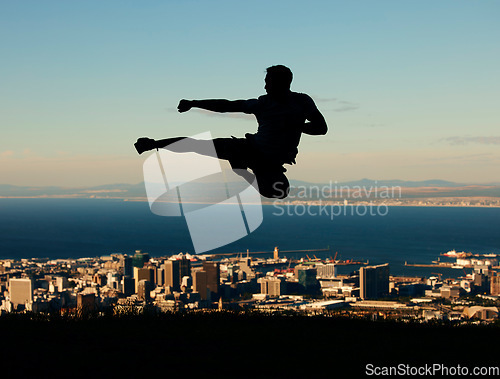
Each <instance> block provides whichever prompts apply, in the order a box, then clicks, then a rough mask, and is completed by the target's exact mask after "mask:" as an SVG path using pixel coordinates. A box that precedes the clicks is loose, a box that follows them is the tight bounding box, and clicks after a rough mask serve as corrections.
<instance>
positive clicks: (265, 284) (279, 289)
mask: <svg viewBox="0 0 500 379" xmlns="http://www.w3.org/2000/svg"><path fill="white" fill-rule="evenodd" d="M257 283H260V293H261V294H265V295H269V296H270V297H273V296H281V295H284V294H285V281H284V280H283V279H282V278H277V277H274V276H271V277H264V278H259V279H258V280H257Z"/></svg>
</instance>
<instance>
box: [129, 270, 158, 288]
mask: <svg viewBox="0 0 500 379" xmlns="http://www.w3.org/2000/svg"><path fill="white" fill-rule="evenodd" d="M134 279H135V292H136V293H137V291H138V289H139V282H140V281H141V280H147V281H148V282H150V283H154V272H153V269H150V268H138V267H134Z"/></svg>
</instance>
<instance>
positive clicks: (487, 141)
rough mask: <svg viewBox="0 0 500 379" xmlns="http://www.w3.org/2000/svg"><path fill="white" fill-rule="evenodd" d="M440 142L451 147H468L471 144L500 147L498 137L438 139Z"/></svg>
mask: <svg viewBox="0 0 500 379" xmlns="http://www.w3.org/2000/svg"><path fill="white" fill-rule="evenodd" d="M440 141H443V142H446V143H448V144H449V145H452V146H464V145H469V144H471V143H477V144H479V145H500V137H498V136H489V137H483V136H476V137H472V136H466V137H459V136H453V137H447V138H442V139H440Z"/></svg>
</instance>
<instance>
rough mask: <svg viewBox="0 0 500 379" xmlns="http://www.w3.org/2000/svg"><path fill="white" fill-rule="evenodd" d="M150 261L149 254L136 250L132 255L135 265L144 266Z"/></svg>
mask: <svg viewBox="0 0 500 379" xmlns="http://www.w3.org/2000/svg"><path fill="white" fill-rule="evenodd" d="M148 262H149V254H148V253H143V252H141V251H140V250H136V251H135V254H134V256H133V257H132V265H133V266H134V267H138V268H143V267H144V264H145V263H148Z"/></svg>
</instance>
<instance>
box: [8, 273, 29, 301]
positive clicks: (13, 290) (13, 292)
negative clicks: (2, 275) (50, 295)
mask: <svg viewBox="0 0 500 379" xmlns="http://www.w3.org/2000/svg"><path fill="white" fill-rule="evenodd" d="M9 293H10V301H11V302H12V304H13V305H14V306H15V307H16V306H18V305H25V304H26V303H31V302H32V301H33V285H32V283H31V279H27V278H23V279H10V280H9Z"/></svg>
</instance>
